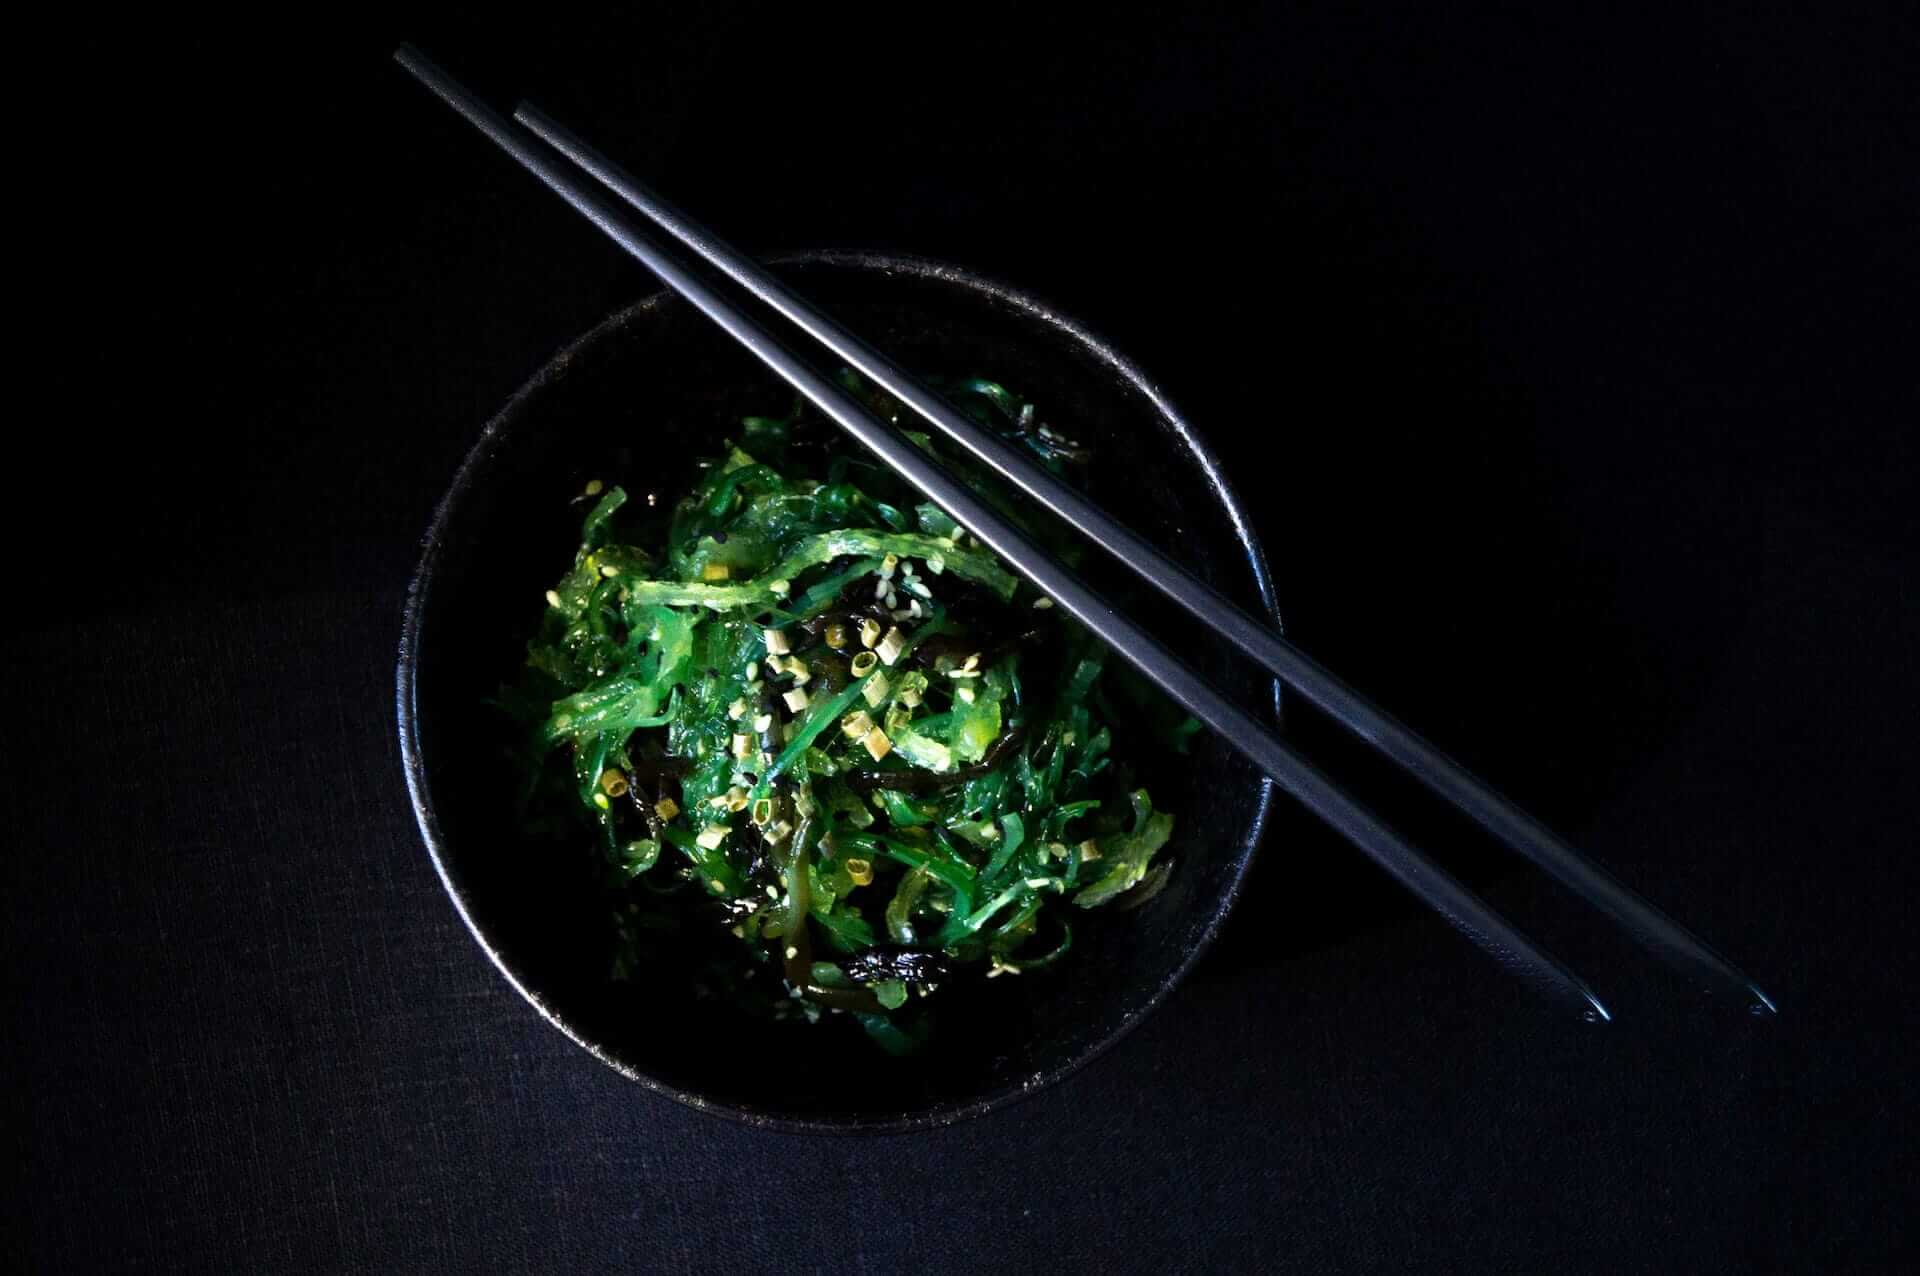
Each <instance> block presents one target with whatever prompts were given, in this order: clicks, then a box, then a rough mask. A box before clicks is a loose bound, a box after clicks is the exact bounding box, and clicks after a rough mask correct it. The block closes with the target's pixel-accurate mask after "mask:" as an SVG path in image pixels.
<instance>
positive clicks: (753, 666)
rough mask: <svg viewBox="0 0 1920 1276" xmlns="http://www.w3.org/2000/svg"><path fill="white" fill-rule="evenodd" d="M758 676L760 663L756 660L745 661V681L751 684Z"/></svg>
mask: <svg viewBox="0 0 1920 1276" xmlns="http://www.w3.org/2000/svg"><path fill="white" fill-rule="evenodd" d="M759 676H760V662H759V661H758V660H749V661H747V681H748V682H752V681H753V680H754V679H755V678H758V677H759Z"/></svg>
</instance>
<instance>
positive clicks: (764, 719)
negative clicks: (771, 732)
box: [753, 713, 773, 734]
mask: <svg viewBox="0 0 1920 1276" xmlns="http://www.w3.org/2000/svg"><path fill="white" fill-rule="evenodd" d="M772 725H773V715H772V714H771V713H763V714H761V715H760V716H759V717H757V718H755V719H754V720H753V729H754V732H755V733H756V734H758V733H759V732H761V731H765V730H766V729H767V728H768V727H770V726H772Z"/></svg>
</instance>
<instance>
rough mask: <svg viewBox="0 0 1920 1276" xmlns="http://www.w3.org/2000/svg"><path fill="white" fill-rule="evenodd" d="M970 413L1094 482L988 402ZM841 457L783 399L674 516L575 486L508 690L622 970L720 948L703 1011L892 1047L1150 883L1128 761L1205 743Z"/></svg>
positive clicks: (629, 972) (896, 493) (984, 390)
mask: <svg viewBox="0 0 1920 1276" xmlns="http://www.w3.org/2000/svg"><path fill="white" fill-rule="evenodd" d="M845 379H846V381H847V382H848V384H849V385H850V387H851V388H854V389H855V390H856V392H858V393H860V394H861V395H863V396H864V397H868V398H869V399H870V400H871V399H872V398H873V397H874V396H873V395H872V394H871V392H869V391H867V390H866V389H865V388H864V387H861V386H860V385H859V383H858V381H857V380H856V379H855V378H853V377H852V376H851V374H847V375H846V377H845ZM952 394H953V396H954V398H955V400H956V401H957V402H960V403H962V404H965V405H967V406H968V407H969V409H970V410H971V411H972V412H974V413H975V414H976V415H977V417H978V419H979V420H981V422H982V423H983V424H988V425H990V426H992V427H995V428H997V429H999V430H1000V431H1002V432H1003V433H1004V434H1006V435H1007V436H1008V437H1011V438H1016V439H1018V440H1020V441H1021V443H1022V444H1023V446H1025V447H1026V448H1027V449H1028V450H1029V452H1030V454H1031V455H1033V456H1035V457H1036V459H1038V460H1039V461H1040V462H1041V463H1043V464H1046V465H1048V466H1049V467H1050V468H1051V469H1053V470H1054V471H1055V472H1058V473H1078V472H1079V471H1080V470H1081V469H1082V468H1083V466H1084V462H1085V461H1086V459H1087V454H1086V450H1085V449H1084V448H1082V447H1080V446H1079V445H1078V444H1077V443H1074V442H1073V441H1071V440H1070V439H1067V438H1065V437H1063V436H1062V435H1060V434H1058V433H1056V432H1055V431H1053V430H1051V429H1048V428H1045V427H1041V426H1038V425H1037V424H1036V423H1035V420H1034V412H1033V407H1032V405H1031V404H1027V403H1023V402H1021V401H1020V400H1019V399H1017V398H1016V397H1015V396H1014V395H1013V394H1011V393H1010V392H1009V391H1007V390H1005V389H1003V388H1002V387H1001V386H999V385H997V384H995V383H992V382H989V381H983V380H977V379H976V380H971V381H965V382H961V383H958V384H956V385H955V386H954V387H953V389H952ZM835 438H836V436H834V435H833V433H832V431H831V429H830V428H829V427H828V426H826V425H825V423H824V422H821V421H819V420H818V419H817V418H814V417H813V416H812V414H810V413H808V412H806V411H804V410H803V409H798V408H796V410H795V412H794V413H793V414H792V415H791V416H789V417H786V418H782V419H772V418H764V417H749V418H747V419H746V420H745V421H743V422H741V423H740V426H739V429H738V433H737V436H736V437H735V438H734V439H733V440H731V441H730V442H729V443H728V445H727V446H725V447H724V448H723V449H721V450H720V451H719V454H718V455H716V456H715V457H714V458H712V459H711V460H709V461H707V462H705V463H704V466H703V469H702V471H701V472H700V474H699V477H698V478H697V480H696V481H695V483H694V484H693V487H692V490H691V491H689V492H688V493H687V494H686V495H685V496H684V497H682V498H681V499H679V500H678V501H677V502H672V503H668V502H664V501H661V500H660V499H659V497H658V496H657V495H656V496H654V497H651V498H649V500H647V501H645V502H638V501H633V500H631V499H630V498H629V495H628V492H627V489H626V488H624V487H621V486H617V485H614V486H609V485H607V484H606V482H605V481H604V480H603V479H599V478H596V479H594V480H592V481H590V482H588V483H587V484H586V485H585V490H584V492H583V493H582V499H583V501H585V502H590V508H589V510H588V512H587V514H586V515H585V518H584V522H583V526H582V531H581V541H580V545H579V548H578V550H577V552H576V554H575V556H574V561H573V564H572V566H571V569H570V570H568V571H567V572H566V574H565V576H564V577H563V578H562V579H561V580H560V582H559V583H558V584H557V585H556V586H555V587H554V588H553V589H552V590H549V591H548V592H547V594H546V599H545V601H546V609H545V613H544V616H543V617H542V619H541V621H540V623H539V629H538V633H537V635H536V636H535V637H534V638H533V640H532V641H531V642H529V644H528V647H527V651H528V656H527V664H526V668H525V670H524V671H523V675H522V677H521V678H520V680H519V682H518V683H516V684H515V685H514V686H512V687H510V688H507V689H506V690H504V691H503V693H502V695H501V697H500V703H501V705H502V706H503V707H504V708H505V709H507V710H508V712H509V713H510V714H511V715H512V716H513V718H514V719H515V720H516V721H517V722H518V723H519V726H520V728H521V730H522V732H523V734H522V737H521V739H522V741H523V745H524V754H525V762H526V775H527V787H526V791H525V799H526V811H527V816H528V820H529V824H530V826H531V827H533V828H534V829H536V830H543V831H545V832H547V833H549V834H553V835H556V836H557V837H558V838H559V839H560V840H561V841H562V842H565V843H569V844H571V845H572V846H573V848H574V850H575V851H578V850H580V847H581V843H582V842H586V843H589V844H590V845H592V846H595V847H597V850H596V851H595V852H594V853H595V854H597V855H598V856H599V857H600V858H601V859H602V860H603V862H604V878H605V882H606V887H607V890H608V892H609V898H610V902H611V904H612V919H613V920H612V927H613V930H614V932H615V952H616V957H615V961H614V973H615V974H616V975H617V977H619V978H622V979H628V980H645V979H648V978H650V977H651V976H652V973H653V972H654V971H655V970H659V969H669V968H672V969H682V968H684V967H685V965H686V959H687V955H688V954H689V953H695V952H697V953H701V954H711V955H710V956H705V957H703V958H702V959H701V962H702V968H701V969H700V971H699V974H698V978H699V979H700V982H701V986H702V987H703V988H705V989H706V990H708V991H709V992H710V993H711V994H712V995H715V996H725V997H727V998H729V999H731V1000H733V1001H735V1002H736V1003H738V1004H740V1005H742V1006H744V1007H748V1008H750V1009H752V1010H755V1011H758V1012H760V1013H764V1014H768V1015H772V1016H774V1017H776V1018H786V1019H807V1020H813V1021H818V1020H820V1019H821V1018H822V1017H823V1016H830V1015H840V1014H845V1015H850V1016H852V1017H853V1018H854V1019H856V1020H857V1021H858V1022H859V1023H860V1024H861V1025H862V1026H864V1027H865V1028H866V1030H867V1031H868V1033H869V1034H871V1035H872V1036H873V1037H874V1038H875V1039H876V1040H877V1041H879V1042H880V1044H881V1045H883V1046H884V1047H886V1048H888V1049H890V1050H893V1051H896V1052H902V1051H906V1050H909V1049H911V1048H913V1047H914V1046H915V1045H916V1044H918V1043H919V1042H921V1041H922V1040H924V1039H925V1038H926V1036H927V1034H928V1032H929V1029H930V1026H931V1023H932V1018H931V1016H930V1015H929V1014H928V1013H927V1011H928V1010H929V1008H930V1007H931V1008H934V1009H936V1010H937V1003H938V998H937V997H935V998H934V999H933V1001H932V1002H931V1003H929V1002H928V1000H927V999H928V998H929V996H930V995H932V994H934V993H935V992H936V991H937V990H938V989H939V988H941V987H942V986H943V985H945V984H948V983H950V982H951V981H954V980H958V979H978V978H987V979H993V978H997V977H999V976H1002V975H1018V974H1028V973H1032V972H1038V971H1041V970H1043V969H1046V968H1048V967H1051V966H1053V965H1054V964H1055V963H1056V962H1059V961H1060V960H1061V959H1062V958H1064V957H1067V955H1068V954H1069V952H1070V950H1071V948H1072V945H1073V935H1074V927H1075V926H1076V925H1077V924H1080V921H1081V919H1082V918H1083V917H1084V916H1085V912H1084V910H1088V909H1102V910H1110V911H1122V910H1125V909H1127V908H1129V907H1132V906H1135V905H1138V904H1140V903H1143V902H1145V901H1146V900H1147V899H1149V898H1151V897H1152V895H1153V894H1155V893H1156V892H1157V891H1158V890H1159V889H1160V887H1161V886H1162V885H1163V884H1164V883H1165V880H1166V876H1167V874H1168V873H1169V871H1170V870H1171V860H1169V859H1167V858H1166V857H1165V856H1164V855H1163V851H1164V850H1165V848H1166V847H1167V844H1168V842H1169V840H1170V838H1171V837H1172V834H1173V829H1174V817H1173V816H1172V815H1171V814H1168V813H1167V812H1164V811H1160V810H1156V809H1155V806H1154V803H1153V798H1152V797H1151V796H1150V794H1149V792H1148V790H1147V789H1146V788H1145V787H1143V786H1141V785H1140V784H1139V783H1138V782H1137V780H1136V779H1135V778H1134V772H1135V765H1134V764H1136V763H1138V762H1139V761H1141V760H1142V754H1143V753H1144V752H1150V751H1152V750H1154V749H1163V750H1164V749H1175V750H1184V747H1185V742H1186V738H1187V737H1188V736H1189V735H1190V734H1191V733H1192V732H1193V731H1194V730H1196V729H1197V728H1198V724H1197V723H1195V722H1194V721H1193V720H1192V719H1190V718H1186V717H1184V716H1183V715H1182V714H1181V713H1180V712H1179V711H1178V710H1177V709H1175V708H1174V707H1173V706H1171V705H1169V704H1167V703H1166V702H1165V701H1163V700H1161V699H1159V697H1158V696H1157V694H1156V693H1154V692H1153V691H1152V690H1151V689H1150V688H1148V687H1147V686H1146V685H1145V684H1144V683H1143V682H1142V681H1140V680H1139V679H1138V678H1137V677H1134V676H1132V675H1131V671H1129V670H1126V669H1124V668H1120V669H1111V670H1110V669H1109V668H1108V666H1107V658H1106V657H1107V653H1106V650H1105V649H1104V648H1103V647H1102V646H1101V645H1100V644H1099V643H1098V642H1097V641H1096V640H1095V639H1093V638H1092V637H1091V636H1090V635H1089V634H1087V633H1086V632H1085V631H1084V630H1083V629H1081V628H1080V627H1079V626H1078V625H1077V624H1076V623H1074V622H1073V621H1072V620H1071V619H1069V618H1067V617H1065V616H1063V615H1062V614H1061V613H1060V612H1059V611H1058V610H1057V609H1054V608H1052V607H1051V606H1050V600H1049V599H1047V598H1046V597H1045V596H1044V595H1039V594H1037V593H1036V591H1034V590H1033V589H1032V587H1031V586H1027V585H1024V584H1023V583H1021V582H1020V581H1019V580H1018V579H1017V578H1016V577H1014V576H1013V575H1012V574H1011V573H1009V572H1008V571H1007V569H1006V568H1005V566H1004V565H1003V564H1002V563H1001V562H1000V561H999V560H998V559H997V558H996V556H995V555H994V554H993V553H992V552H991V551H989V550H987V549H986V548H985V547H983V546H981V545H980V544H979V543H978V542H977V541H974V540H973V539H972V538H971V537H970V536H968V535H967V533H966V532H965V531H963V530H962V529H961V528H960V527H959V526H958V525H957V524H956V523H955V522H954V520H953V519H952V518H951V517H950V516H948V515H947V514H946V513H945V512H944V511H942V510H941V509H939V508H938V507H936V506H935V505H933V504H930V503H927V502H925V501H923V500H921V499H920V498H919V497H918V496H917V494H915V493H914V492H913V491H912V490H911V489H909V488H907V487H906V486H905V485H904V484H903V483H901V482H900V481H899V480H898V479H897V478H895V477H894V476H892V475H890V474H888V473H887V472H885V471H884V470H881V469H879V468H878V467H875V466H873V465H872V464H871V463H869V462H867V461H866V460H865V459H864V458H863V457H861V456H859V455H857V454H854V453H852V452H850V451H848V450H845V449H844V448H837V447H833V446H829V444H831V443H832V442H833V441H834V440H835ZM917 441H918V442H920V443H921V444H922V445H923V446H928V447H931V446H933V445H932V444H931V443H929V442H928V441H927V440H926V439H925V438H924V436H921V437H919V438H918V439H917ZM629 477H631V478H634V479H637V480H639V481H645V477H646V476H644V475H635V476H629ZM1122 721H1124V722H1127V723H1129V724H1132V725H1133V730H1132V731H1131V732H1130V733H1127V734H1126V738H1123V739H1119V740H1116V738H1115V725H1116V724H1117V723H1119V722H1122ZM545 853H553V851H552V850H549V851H547V852H545ZM723 933H724V934H725V935H728V936H730V937H731V941H730V942H723V943H721V944H720V945H719V946H718V947H717V948H716V947H715V946H714V944H713V943H712V941H713V940H714V938H715V937H716V936H717V935H719V934H723Z"/></svg>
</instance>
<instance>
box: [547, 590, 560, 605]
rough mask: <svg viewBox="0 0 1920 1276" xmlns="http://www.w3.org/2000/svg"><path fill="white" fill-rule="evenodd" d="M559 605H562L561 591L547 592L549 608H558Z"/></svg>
mask: <svg viewBox="0 0 1920 1276" xmlns="http://www.w3.org/2000/svg"><path fill="white" fill-rule="evenodd" d="M559 605H560V591H559V590H557V589H549V590H548V591H547V606H549V607H558V606H559Z"/></svg>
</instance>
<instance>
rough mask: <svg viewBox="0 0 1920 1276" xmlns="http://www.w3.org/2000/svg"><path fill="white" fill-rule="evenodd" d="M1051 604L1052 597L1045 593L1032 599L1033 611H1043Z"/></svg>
mask: <svg viewBox="0 0 1920 1276" xmlns="http://www.w3.org/2000/svg"><path fill="white" fill-rule="evenodd" d="M1051 606H1053V599H1051V598H1048V597H1047V596H1046V595H1045V594H1042V595H1040V597H1038V598H1036V599H1034V600H1033V609H1034V610H1035V611H1045V610H1046V609H1047V608H1049V607H1051Z"/></svg>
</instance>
